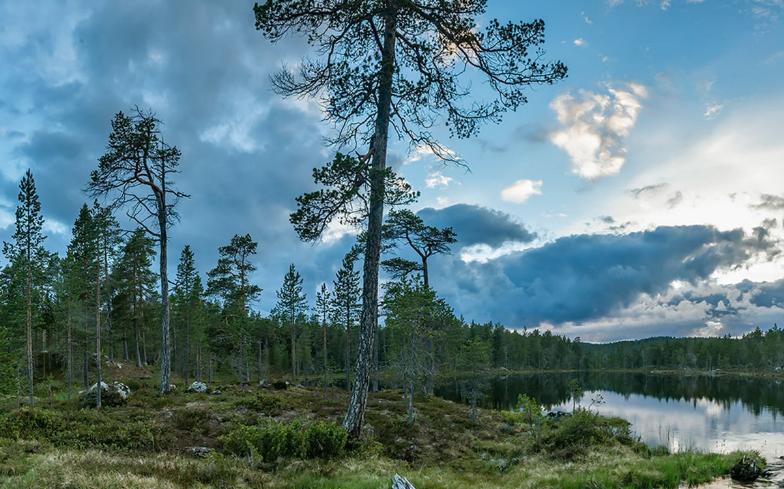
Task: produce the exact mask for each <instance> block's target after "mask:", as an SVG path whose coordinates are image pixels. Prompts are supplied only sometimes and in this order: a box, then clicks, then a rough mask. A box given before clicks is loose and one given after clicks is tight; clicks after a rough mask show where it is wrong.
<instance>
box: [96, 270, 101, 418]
mask: <svg viewBox="0 0 784 489" xmlns="http://www.w3.org/2000/svg"><path fill="white" fill-rule="evenodd" d="M96 275H97V276H96V280H95V283H96V285H95V357H96V358H95V375H96V379H97V380H96V383H97V384H98V387H97V389H96V396H95V408H96V409H101V270H100V268H99V269H98V273H97V274H96Z"/></svg>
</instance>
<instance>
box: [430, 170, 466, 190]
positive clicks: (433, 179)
mask: <svg viewBox="0 0 784 489" xmlns="http://www.w3.org/2000/svg"><path fill="white" fill-rule="evenodd" d="M452 183H456V184H458V185H460V182H458V181H457V180H455V179H454V178H452V177H448V176H446V175H444V174H443V173H442V172H441V170H439V169H438V168H435V167H433V168H430V171H429V172H428V174H427V178H425V185H426V186H427V188H437V187H443V188H448V187H449V186H450V185H451V184H452Z"/></svg>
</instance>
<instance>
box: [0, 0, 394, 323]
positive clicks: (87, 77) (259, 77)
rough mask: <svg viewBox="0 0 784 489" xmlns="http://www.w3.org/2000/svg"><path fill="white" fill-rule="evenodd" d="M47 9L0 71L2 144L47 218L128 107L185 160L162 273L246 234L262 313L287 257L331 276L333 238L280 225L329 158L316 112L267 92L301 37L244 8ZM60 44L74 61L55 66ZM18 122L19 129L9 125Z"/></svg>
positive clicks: (83, 178)
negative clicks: (153, 118) (152, 120)
mask: <svg viewBox="0 0 784 489" xmlns="http://www.w3.org/2000/svg"><path fill="white" fill-rule="evenodd" d="M50 7H52V8H46V6H41V8H40V12H41V15H40V17H39V18H38V21H37V24H36V25H39V24H40V25H42V26H44V27H41V28H39V29H36V30H35V32H31V33H30V35H29V36H27V38H26V39H25V40H24V43H23V44H21V45H20V46H19V47H14V48H13V49H14V51H10V50H9V51H6V52H11V54H12V55H14V56H16V60H14V61H18V62H12V63H9V65H8V67H9V70H12V71H6V73H5V74H0V84H2V85H0V88H2V91H3V93H5V94H8V93H13V94H14V96H13V97H4V103H3V105H2V106H1V107H0V111H1V113H2V114H3V116H4V117H5V121H4V122H6V123H7V124H8V126H7V127H5V128H4V130H5V131H6V132H5V134H4V136H3V137H4V138H5V139H6V140H11V137H10V133H9V132H8V130H9V129H11V128H12V127H13V130H14V134H16V133H19V135H20V136H17V137H15V138H14V141H15V142H12V144H14V146H13V147H12V153H13V154H14V155H15V156H16V158H17V159H18V161H20V165H22V166H24V167H27V166H30V167H31V169H32V171H33V174H34V176H35V178H36V184H37V188H38V192H39V194H40V195H41V201H42V207H43V209H42V210H43V213H44V215H45V217H46V218H47V220H48V221H50V222H59V223H61V224H63V225H65V226H66V227H67V228H68V229H70V227H71V226H72V224H73V220H74V218H75V217H76V214H77V212H78V209H79V207H80V206H81V205H82V203H83V202H85V201H87V200H88V199H87V197H86V196H85V195H84V194H83V193H82V192H81V189H83V188H84V187H85V185H86V184H87V182H88V180H89V174H90V171H91V170H92V169H94V168H96V166H97V160H98V158H99V157H100V156H101V155H102V154H103V153H104V151H105V146H106V141H107V138H108V135H109V132H110V129H111V128H110V121H111V120H112V118H113V117H114V114H115V113H116V112H118V111H121V110H122V111H124V112H126V113H129V112H132V111H133V107H135V106H138V107H139V108H141V109H143V110H147V109H151V110H152V111H154V112H155V113H156V114H157V116H158V117H159V118H160V119H161V120H162V122H163V125H162V126H161V129H162V134H163V136H164V138H165V140H166V141H167V142H168V143H170V144H172V145H176V146H177V147H179V148H180V150H181V151H182V154H183V156H182V160H181V166H180V169H181V171H182V173H181V174H180V175H177V176H176V177H175V182H176V184H177V186H178V187H179V188H180V189H181V190H182V191H184V192H186V193H188V194H190V195H191V198H190V199H186V200H183V201H182V202H181V206H180V209H179V213H180V216H181V222H180V223H178V224H176V225H175V227H174V228H173V229H172V231H171V232H170V236H171V239H172V242H171V244H170V247H169V249H170V256H169V261H170V264H171V268H172V269H173V268H174V267H175V266H176V263H177V260H178V258H179V254H180V251H181V250H182V247H183V246H184V245H185V244H190V245H191V246H192V248H193V249H194V252H195V255H196V261H197V267H198V268H199V270H200V271H201V272H202V273H205V272H206V271H208V270H210V269H211V268H213V267H214V266H215V263H216V261H217V249H218V247H220V246H224V245H226V244H228V243H229V241H230V239H231V237H232V236H233V235H234V234H246V233H250V234H251V236H252V237H253V239H254V240H256V241H258V243H259V247H258V255H257V256H256V264H257V266H258V269H259V271H258V272H256V277H255V280H256V281H257V282H258V283H259V284H260V285H261V286H262V287H263V288H264V289H265V290H264V292H263V293H262V298H261V300H260V301H259V304H258V305H257V307H259V308H260V309H264V310H268V309H269V308H270V307H272V305H274V302H275V289H276V288H277V287H279V286H280V282H282V278H283V275H284V273H285V271H286V270H287V268H288V264H289V263H292V262H293V263H296V264H297V266H298V268H303V269H308V270H309V272H312V273H303V275H304V276H305V278H306V282H308V281H310V282H311V283H310V284H308V283H306V284H305V286H306V289H312V288H314V287H315V285H314V284H315V283H316V282H317V281H319V280H326V279H330V280H331V277H332V275H333V271H332V266H331V265H332V264H331V260H336V261H337V262H338V263H339V261H340V257H342V254H343V253H345V250H341V249H339V248H340V246H342V245H343V244H344V243H343V241H342V240H341V241H339V242H337V243H335V244H333V245H331V246H328V245H324V244H322V245H317V246H311V245H309V244H305V243H300V242H299V240H298V239H297V236H296V234H295V233H294V231H293V230H292V228H291V225H290V223H289V222H288V216H289V214H290V213H291V212H292V211H293V210H294V208H295V202H294V198H295V197H296V196H297V195H299V194H301V193H303V192H304V191H308V190H312V189H313V183H312V177H311V170H312V168H313V167H315V166H320V165H322V164H323V163H324V162H326V161H327V160H328V159H329V154H330V152H329V151H327V150H326V149H325V148H324V144H323V139H322V136H323V134H324V133H325V132H326V131H329V127H328V125H327V124H325V123H322V122H320V114H319V113H318V111H317V110H316V111H315V112H314V111H313V110H312V109H310V108H308V107H307V106H306V104H304V103H289V102H286V101H282V100H281V98H280V97H279V96H277V95H276V94H274V93H273V92H272V91H271V90H270V85H269V74H270V73H272V72H274V71H275V70H277V69H280V67H281V63H282V62H284V61H285V62H288V64H290V65H291V64H294V63H296V62H298V61H299V60H300V59H301V58H302V56H303V55H304V54H305V53H306V46H305V44H304V42H303V41H302V40H299V39H297V38H291V39H287V40H286V42H284V43H282V44H280V45H275V46H273V45H271V44H270V43H269V42H267V41H266V40H265V39H264V38H263V36H261V34H260V33H258V32H256V31H255V29H254V27H253V12H252V7H253V2H245V1H225V2H189V3H188V4H187V5H185V4H182V3H179V2H165V1H154V0H149V1H140V2H134V3H133V4H127V3H117V2H100V3H96V4H93V5H90V10H89V11H88V10H85V11H83V12H78V13H74V15H75V16H76V17H78V20H74V22H73V23H69V22H64V23H63V24H64V25H63V26H60V25H58V20H59V19H58V18H57V16H58V15H60V13H58V4H55V3H53V4H52V5H50ZM45 26H49V27H51V28H46V27H45ZM55 27H57V29H56V28H55ZM60 27H62V28H60ZM60 44H65V45H67V46H65V47H67V48H69V49H71V48H72V51H73V59H66V58H64V59H51V57H52V54H51V53H52V52H54V51H55V50H56V49H57V46H58V45H60ZM48 66H51V67H52V69H51V70H48V68H47V67H48ZM47 70H48V71H47ZM10 116H13V119H9V118H8V117H10ZM17 120H21V121H27V122H28V124H27V125H25V124H20V127H19V128H17V127H15V125H14V123H13V121H17ZM30 120H36V121H37V122H38V123H37V124H29V121H30ZM31 127H33V128H45V129H30V128H31ZM391 156H393V155H391ZM392 159H394V156H393V158H392ZM398 159H399V158H398ZM18 183H19V182H18V181H14V182H9V181H3V182H2V186H0V188H1V189H2V191H3V197H4V198H5V200H8V201H9V202H13V203H14V204H15V203H16V198H15V197H16V192H17V190H16V188H17V186H18ZM118 218H120V220H121V222H122V221H124V219H123V216H122V215H119V216H118ZM126 225H127V226H129V227H130V224H126ZM10 232H11V231H9V230H8V229H6V230H5V231H4V232H2V236H0V238H1V239H6V240H7V239H9V236H10ZM69 239H70V236H66V235H63V236H53V235H51V233H50V238H49V239H48V240H47V242H46V245H47V247H49V248H50V249H53V250H56V251H60V252H62V251H63V250H64V249H65V246H66V244H67V241H68V240H69ZM352 239H353V238H352ZM346 240H350V238H348V237H347V238H346ZM349 246H350V245H349ZM312 295H313V294H309V296H312ZM310 298H311V299H313V297H310Z"/></svg>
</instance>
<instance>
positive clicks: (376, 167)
mask: <svg viewBox="0 0 784 489" xmlns="http://www.w3.org/2000/svg"><path fill="white" fill-rule="evenodd" d="M396 21H397V13H396V12H395V11H391V12H388V13H387V14H386V16H385V18H384V48H383V52H382V57H381V84H380V87H379V94H378V95H379V99H378V106H377V107H378V113H377V115H376V127H375V134H374V137H373V148H372V149H373V159H372V162H371V170H370V212H369V215H368V229H367V245H366V249H365V263H364V269H363V277H362V278H363V284H362V286H363V288H362V318H361V322H360V330H359V344H358V345H357V363H356V368H355V369H354V383H353V384H352V386H351V398H350V399H349V404H348V410H347V412H346V417H345V419H344V420H343V428H344V429H345V430H346V431H347V432H348V435H349V437H351V438H354V439H358V438H359V437H360V435H361V434H362V425H363V422H364V419H365V407H366V406H367V396H368V387H369V384H370V372H371V370H372V368H373V365H372V362H373V358H372V357H373V344H374V343H375V337H376V329H377V328H378V264H379V260H380V256H381V226H382V224H383V220H384V170H385V168H386V158H387V137H388V133H389V115H390V107H391V104H392V77H393V75H394V72H395V30H396V24H397V22H396Z"/></svg>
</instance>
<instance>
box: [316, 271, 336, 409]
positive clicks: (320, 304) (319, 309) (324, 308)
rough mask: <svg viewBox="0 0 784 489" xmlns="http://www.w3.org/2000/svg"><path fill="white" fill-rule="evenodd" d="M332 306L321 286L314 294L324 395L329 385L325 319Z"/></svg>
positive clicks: (327, 289) (329, 295)
mask: <svg viewBox="0 0 784 489" xmlns="http://www.w3.org/2000/svg"><path fill="white" fill-rule="evenodd" d="M331 306H332V294H331V293H330V291H329V288H327V284H325V283H323V284H321V289H320V290H319V291H318V292H316V314H318V316H319V318H320V319H321V328H322V334H323V340H324V341H323V343H324V344H323V351H322V353H323V356H324V395H327V384H328V383H329V365H328V363H327V319H328V318H329V315H330V314H329V313H330V309H331Z"/></svg>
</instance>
